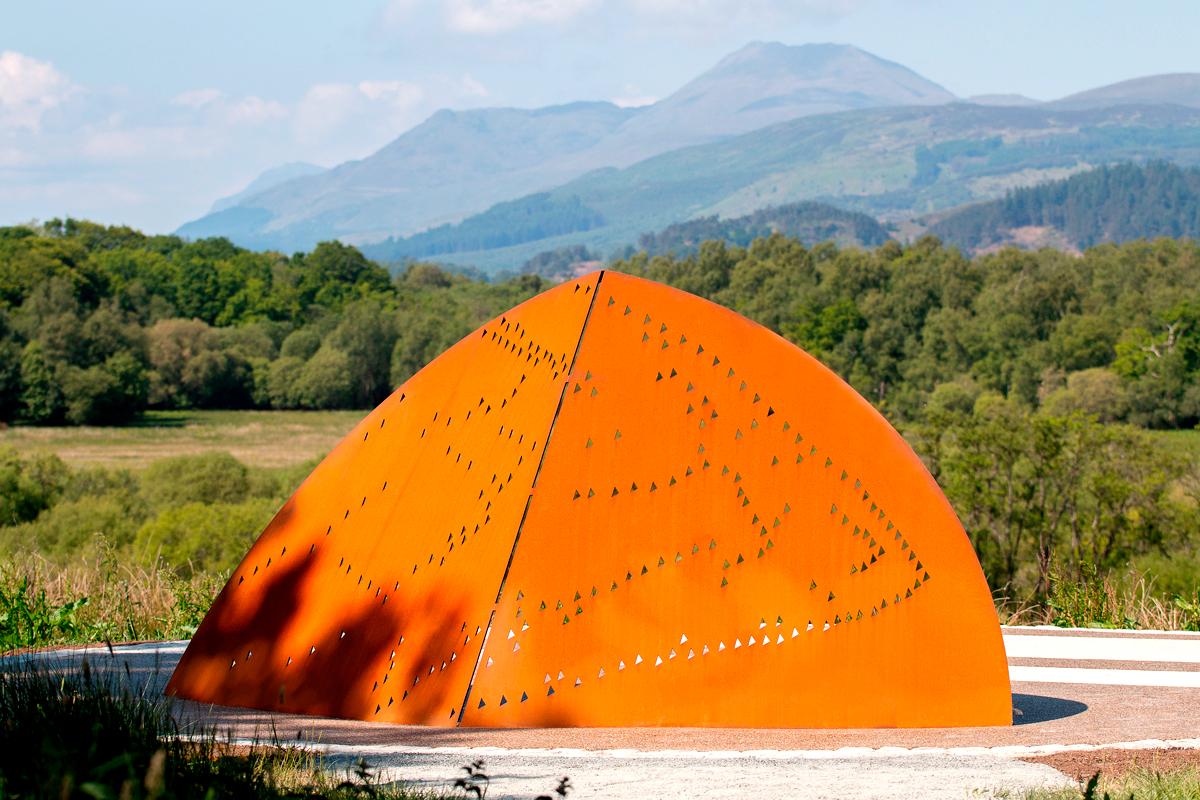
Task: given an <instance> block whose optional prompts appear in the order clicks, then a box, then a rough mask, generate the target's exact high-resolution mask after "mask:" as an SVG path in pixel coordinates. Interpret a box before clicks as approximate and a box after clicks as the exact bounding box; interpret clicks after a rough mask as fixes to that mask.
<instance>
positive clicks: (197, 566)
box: [135, 498, 278, 575]
mask: <svg viewBox="0 0 1200 800" xmlns="http://www.w3.org/2000/svg"><path fill="white" fill-rule="evenodd" d="M277 508H278V503H276V502H274V501H273V500H269V499H263V498H258V499H254V500H247V501H246V502H244V503H213V504H211V505H207V504H204V503H189V504H187V505H184V506H180V507H178V508H168V509H167V510H165V511H163V512H162V513H161V514H159V515H158V518H157V519H155V520H153V521H151V522H148V523H146V524H145V525H143V526H142V529H141V530H140V531H138V534H137V543H136V545H135V550H136V552H137V553H139V554H143V555H145V556H148V557H149V558H150V559H155V558H158V557H161V558H162V560H163V561H164V562H166V564H168V565H169V566H171V567H172V568H174V569H175V571H176V572H177V573H179V574H182V575H186V574H190V573H191V572H192V571H201V570H204V571H209V572H216V571H219V570H224V569H230V568H232V567H236V566H237V565H238V563H239V562H240V561H241V560H242V557H243V556H245V555H246V552H247V551H249V549H250V545H252V544H254V540H255V539H256V538H258V535H259V534H260V533H262V531H263V529H264V528H265V527H266V526H267V523H268V522H270V521H271V518H272V517H273V516H274V515H275V511H276V510H277Z"/></svg>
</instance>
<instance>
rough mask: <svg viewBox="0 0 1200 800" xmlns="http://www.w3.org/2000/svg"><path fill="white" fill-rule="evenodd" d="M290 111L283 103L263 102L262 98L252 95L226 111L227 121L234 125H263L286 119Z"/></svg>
mask: <svg viewBox="0 0 1200 800" xmlns="http://www.w3.org/2000/svg"><path fill="white" fill-rule="evenodd" d="M287 115H288V109H287V107H286V106H284V105H283V104H282V103H278V102H276V101H274V100H263V99H262V98H261V97H255V96H253V95H250V96H248V97H243V98H242V99H241V100H238V101H237V102H236V103H231V104H229V106H228V107H227V108H226V109H225V116H226V119H228V121H229V122H230V123H232V124H235V125H236V124H240V123H248V124H250V125H261V124H263V123H265V122H270V121H271V120H280V119H285V118H286V117H287Z"/></svg>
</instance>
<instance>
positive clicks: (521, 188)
mask: <svg viewBox="0 0 1200 800" xmlns="http://www.w3.org/2000/svg"><path fill="white" fill-rule="evenodd" d="M637 111H638V109H624V108H618V107H617V106H615V105H613V104H612V103H571V104H569V105H563V106H550V107H548V108H541V109H534V110H527V109H516V108H489V109H479V110H475V111H439V112H437V113H436V114H434V115H433V116H431V117H430V118H429V119H427V120H426V121H425V122H423V123H421V124H420V125H418V126H416V127H415V128H413V129H412V130H410V131H408V132H407V133H405V134H404V135H402V136H401V137H400V138H398V139H396V140H395V141H393V142H392V143H391V144H388V145H387V146H385V147H384V148H382V149H381V150H379V151H378V152H376V153H375V154H373V155H371V156H370V157H369V158H366V159H363V160H362V161H350V162H347V163H345V164H341V165H339V166H337V167H334V168H333V169H331V170H328V171H327V172H323V173H321V174H320V175H314V176H308V177H302V178H295V179H293V180H290V181H285V182H284V183H281V184H279V185H277V186H274V187H272V188H270V189H267V190H266V191H264V192H260V193H259V194H257V195H255V196H253V197H251V198H249V199H247V200H244V201H242V203H241V204H239V205H237V206H235V207H233V208H230V209H226V210H225V211H222V212H220V213H218V214H210V215H209V216H207V217H204V218H203V219H200V220H197V221H195V222H191V223H188V224H187V225H185V226H183V227H182V228H180V230H179V233H180V235H184V236H199V235H205V236H213V235H222V236H228V237H229V238H230V239H232V240H233V241H234V242H237V243H238V244H240V245H242V246H243V247H251V248H256V249H279V250H285V251H292V250H298V249H309V248H311V247H312V246H313V245H315V243H316V242H317V241H319V240H324V239H333V238H339V237H346V238H347V239H353V238H354V237H355V236H356V235H358V236H361V235H363V234H365V233H372V234H375V235H376V238H381V237H382V236H384V235H387V234H388V233H389V232H409V231H415V230H420V229H421V228H425V227H428V226H429V225H431V224H439V223H442V222H444V221H447V220H456V219H461V218H462V216H463V215H464V212H470V211H473V210H482V209H485V208H487V207H489V206H491V205H493V204H494V203H497V202H500V201H503V200H508V199H512V198H515V197H520V196H521V195H524V194H528V193H529V192H532V191H535V190H537V189H541V188H544V187H547V186H553V185H555V184H558V183H562V182H563V181H565V180H567V179H568V178H571V177H574V176H576V175H579V174H580V170H579V169H578V168H576V167H573V166H570V165H569V164H567V163H564V160H565V159H567V158H568V157H569V156H571V155H574V154H577V153H579V152H581V151H583V150H586V149H588V148H590V147H592V146H593V145H594V144H595V143H596V142H598V141H599V140H600V139H601V138H603V137H604V136H606V135H607V134H609V133H611V132H612V131H613V130H614V129H615V128H616V127H617V126H619V125H620V124H621V123H622V122H624V121H625V120H626V119H628V118H629V117H630V116H632V115H633V114H636V113H637ZM200 231H203V232H204V233H203V234H201V233H200Z"/></svg>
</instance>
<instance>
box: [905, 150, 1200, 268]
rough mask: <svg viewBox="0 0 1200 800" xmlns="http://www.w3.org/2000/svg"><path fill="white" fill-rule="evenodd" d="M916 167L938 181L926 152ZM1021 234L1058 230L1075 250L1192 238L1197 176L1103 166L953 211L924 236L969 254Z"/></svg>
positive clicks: (1156, 165)
mask: <svg viewBox="0 0 1200 800" xmlns="http://www.w3.org/2000/svg"><path fill="white" fill-rule="evenodd" d="M923 155H924V156H925V158H924V160H922V156H923ZM917 165H918V178H920V177H921V176H922V175H924V174H929V173H932V174H933V176H934V178H936V173H937V170H938V169H939V167H938V166H937V161H936V159H935V156H934V154H933V153H932V151H929V150H928V148H926V153H922V152H920V151H918V153H917ZM922 167H924V168H925V172H924V173H922V172H921V169H922ZM1026 226H1047V227H1052V228H1056V229H1058V230H1060V231H1062V232H1063V233H1064V234H1065V235H1066V239H1067V241H1068V242H1070V243H1071V244H1072V245H1073V246H1075V247H1078V248H1080V249H1082V248H1085V247H1091V246H1092V245H1096V244H1100V243H1101V242H1124V241H1130V240H1132V239H1139V238H1149V239H1156V238H1160V237H1166V238H1169V239H1178V238H1182V237H1191V238H1196V237H1197V236H1200V169H1197V168H1194V167H1193V168H1191V169H1182V168H1180V167H1179V166H1177V165H1175V164H1172V163H1168V162H1164V161H1151V162H1149V163H1146V164H1132V163H1127V164H1117V165H1114V166H1111V167H1109V166H1101V167H1097V168H1096V169H1092V170H1088V171H1087V172H1081V173H1077V174H1075V175H1072V176H1071V177H1069V178H1065V179H1063V180H1059V181H1051V182H1049V183H1042V184H1038V185H1036V186H1029V187H1025V188H1021V189H1016V190H1013V191H1010V192H1008V193H1007V194H1006V195H1005V196H1004V197H1002V198H1000V199H998V200H991V201H988V202H983V203H974V204H972V205H969V206H966V207H963V208H961V209H957V210H954V211H952V212H950V213H948V214H946V215H942V216H941V218H940V219H937V221H935V222H933V224H931V225H930V227H929V233H931V234H934V235H936V236H938V237H940V238H942V239H944V240H945V241H946V242H948V243H951V244H955V245H958V246H960V247H962V248H964V249H965V250H967V251H968V252H973V251H976V250H979V249H982V248H986V247H989V246H991V245H995V244H998V243H1003V242H1004V241H1005V240H1006V236H1007V234H1008V232H1009V231H1011V230H1013V229H1014V228H1022V227H1026Z"/></svg>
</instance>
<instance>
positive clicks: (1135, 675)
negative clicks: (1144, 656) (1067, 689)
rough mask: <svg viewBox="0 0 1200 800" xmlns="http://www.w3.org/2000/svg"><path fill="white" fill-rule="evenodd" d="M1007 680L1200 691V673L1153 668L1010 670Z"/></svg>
mask: <svg viewBox="0 0 1200 800" xmlns="http://www.w3.org/2000/svg"><path fill="white" fill-rule="evenodd" d="M1008 679H1009V680H1010V681H1013V682H1023V683H1087V684H1091V685H1093V686H1182V687H1189V688H1200V672H1167V671H1160V670H1152V669H1083V668H1075V667H1009V668H1008Z"/></svg>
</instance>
